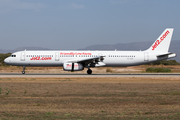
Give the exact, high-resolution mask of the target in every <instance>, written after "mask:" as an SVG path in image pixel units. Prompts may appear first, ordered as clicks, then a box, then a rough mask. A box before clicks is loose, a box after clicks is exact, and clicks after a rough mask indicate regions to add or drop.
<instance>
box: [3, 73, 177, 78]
mask: <svg viewBox="0 0 180 120" xmlns="http://www.w3.org/2000/svg"><path fill="white" fill-rule="evenodd" d="M0 77H67V78H69V77H78V78H79V77H81V78H82V77H95V78H97V77H180V74H179V73H168V74H167V73H153V74H151V73H138V74H91V75H87V74H32V73H27V74H24V75H23V74H20V73H0Z"/></svg>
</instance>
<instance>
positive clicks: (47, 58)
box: [30, 57, 52, 60]
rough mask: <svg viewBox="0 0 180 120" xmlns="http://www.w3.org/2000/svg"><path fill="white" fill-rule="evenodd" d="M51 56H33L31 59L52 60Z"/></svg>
mask: <svg viewBox="0 0 180 120" xmlns="http://www.w3.org/2000/svg"><path fill="white" fill-rule="evenodd" d="M51 59H52V58H51V57H32V58H30V60H51Z"/></svg>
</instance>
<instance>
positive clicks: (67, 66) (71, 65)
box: [63, 63, 84, 71]
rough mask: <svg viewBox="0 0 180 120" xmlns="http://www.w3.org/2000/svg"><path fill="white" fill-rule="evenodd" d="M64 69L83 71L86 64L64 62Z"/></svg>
mask: <svg viewBox="0 0 180 120" xmlns="http://www.w3.org/2000/svg"><path fill="white" fill-rule="evenodd" d="M63 69H64V70H65V71H81V70H84V66H83V65H82V64H81V63H64V64H63Z"/></svg>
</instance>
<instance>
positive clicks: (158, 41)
mask: <svg viewBox="0 0 180 120" xmlns="http://www.w3.org/2000/svg"><path fill="white" fill-rule="evenodd" d="M169 33H170V32H169V31H166V32H165V33H164V35H162V36H161V37H160V40H156V42H155V43H154V45H152V50H154V49H155V48H157V46H158V45H159V44H160V43H161V42H162V41H163V40H164V39H165V38H166V37H167V35H168V34H169Z"/></svg>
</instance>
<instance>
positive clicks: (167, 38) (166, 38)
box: [148, 28, 174, 53]
mask: <svg viewBox="0 0 180 120" xmlns="http://www.w3.org/2000/svg"><path fill="white" fill-rule="evenodd" d="M173 30H174V29H173V28H167V29H165V30H164V32H163V33H162V34H161V35H160V36H159V37H158V39H157V40H156V41H155V42H154V43H153V44H152V46H151V47H150V48H149V49H148V51H160V52H164V53H166V52H168V51H169V46H170V42H171V38H172V34H173Z"/></svg>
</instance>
